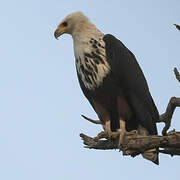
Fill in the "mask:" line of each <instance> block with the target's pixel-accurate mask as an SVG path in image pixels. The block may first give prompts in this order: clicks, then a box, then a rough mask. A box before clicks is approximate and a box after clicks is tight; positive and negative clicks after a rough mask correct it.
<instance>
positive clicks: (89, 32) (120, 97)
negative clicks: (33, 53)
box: [54, 12, 159, 164]
mask: <svg viewBox="0 0 180 180" xmlns="http://www.w3.org/2000/svg"><path fill="white" fill-rule="evenodd" d="M64 33H67V34H70V35H71V36H72V38H73V43H74V55H75V61H76V70H77V76H78V80H79V84H80V87H81V89H82V91H83V93H84V95H85V97H86V98H87V99H88V101H89V102H90V104H91V105H92V107H93V109H94V110H95V112H96V113H97V115H98V117H99V119H100V121H101V122H102V124H103V128H104V130H105V131H106V132H108V133H110V132H113V131H117V130H119V131H120V137H121V138H120V144H122V143H123V137H124V135H125V133H126V132H127V131H131V130H136V129H137V128H138V126H139V125H140V126H142V127H144V128H145V129H146V130H147V132H148V134H149V135H156V134H157V127H156V121H157V120H158V119H159V113H158V110H157V108H156V106H155V103H154V101H153V99H152V97H151V94H150V92H149V88H148V84H147V82H146V79H145V77H144V74H143V72H142V70H141V68H140V66H139V64H138V63H137V61H136V58H135V56H134V54H133V53H132V52H131V51H130V50H129V49H128V48H127V47H126V46H125V45H124V44H123V43H122V42H121V41H120V40H118V39H117V38H115V37H114V36H112V35H110V34H106V35H104V34H103V33H102V32H101V31H99V30H98V29H97V28H96V27H95V25H93V24H92V23H91V22H90V21H89V20H88V18H87V17H86V16H84V15H83V13H81V12H75V13H71V14H69V15H68V16H67V17H66V18H65V19H64V20H63V21H62V22H61V23H60V24H59V25H58V27H57V29H56V31H55V32H54V36H55V38H56V39H58V37H59V36H60V35H62V34H64ZM154 161H155V163H157V164H158V157H157V156H156V159H155V160H154Z"/></svg>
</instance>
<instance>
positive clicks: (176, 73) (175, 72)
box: [174, 68, 180, 82]
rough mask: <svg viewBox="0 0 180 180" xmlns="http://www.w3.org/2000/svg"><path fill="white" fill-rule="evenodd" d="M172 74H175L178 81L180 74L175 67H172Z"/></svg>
mask: <svg viewBox="0 0 180 180" xmlns="http://www.w3.org/2000/svg"><path fill="white" fill-rule="evenodd" d="M174 74H175V76H176V79H177V80H178V81H179V82H180V74H179V72H178V70H177V68H174Z"/></svg>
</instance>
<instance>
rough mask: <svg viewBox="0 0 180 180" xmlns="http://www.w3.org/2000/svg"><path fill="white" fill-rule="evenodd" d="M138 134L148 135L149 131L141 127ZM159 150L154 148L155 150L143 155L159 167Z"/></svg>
mask: <svg viewBox="0 0 180 180" xmlns="http://www.w3.org/2000/svg"><path fill="white" fill-rule="evenodd" d="M138 134H140V135H144V136H145V135H146V136H147V135H148V134H149V133H148V131H147V130H146V129H145V128H144V127H142V126H139V127H138ZM158 151H159V150H158V149H156V148H154V149H149V150H147V151H145V152H144V153H142V156H143V158H145V159H147V160H150V161H152V162H153V163H155V164H157V165H159V153H158Z"/></svg>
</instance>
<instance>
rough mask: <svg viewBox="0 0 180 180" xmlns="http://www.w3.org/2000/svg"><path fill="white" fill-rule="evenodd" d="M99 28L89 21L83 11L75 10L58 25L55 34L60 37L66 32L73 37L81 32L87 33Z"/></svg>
mask: <svg viewBox="0 0 180 180" xmlns="http://www.w3.org/2000/svg"><path fill="white" fill-rule="evenodd" d="M93 31H96V33H97V32H99V30H98V29H97V28H96V27H95V26H94V25H93V24H92V23H91V22H90V21H89V19H88V18H87V17H86V16H85V15H84V14H83V13H82V12H74V13H71V14H69V15H68V16H66V17H65V18H64V19H63V20H62V22H61V23H60V24H59V25H58V27H57V29H56V31H55V32H54V36H55V38H56V39H58V37H59V36H61V35H62V34H64V33H67V34H71V35H72V36H73V37H74V36H76V35H79V34H80V33H82V32H83V33H85V32H86V33H87V34H88V32H89V33H90V32H93Z"/></svg>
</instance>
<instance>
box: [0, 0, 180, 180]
mask: <svg viewBox="0 0 180 180" xmlns="http://www.w3.org/2000/svg"><path fill="white" fill-rule="evenodd" d="M179 10H180V1H179V0H159V1H156V0H152V1H145V0H134V1H130V0H126V1H122V0H119V1H117V0H116V1H115V0H112V1H105V0H104V1H103V0H99V1H95V0H90V1H88V0H87V1H82V0H79V1H78V0H77V1H72V0H71V1H70V0H66V1H61V0H59V1H57V0H52V1H47V0H43V1H42V0H31V1H23V0H17V1H9V0H7V1H3V2H1V7H0V20H1V30H0V32H1V33H0V39H1V43H0V57H1V59H0V179H2V180H12V179H13V180H32V179H33V180H40V179H43V180H58V179H61V180H63V179H66V180H74V179H86V180H91V179H104V180H106V179H107V180H108V179H123V178H124V179H127V180H130V179H137V178H138V179H142V180H144V179H146V180H152V179H163V180H169V179H174V180H175V179H179V177H178V176H179V172H178V170H180V167H179V163H180V160H179V157H173V158H171V157H170V156H167V155H160V166H156V165H154V164H152V163H151V162H148V161H146V160H144V159H142V158H141V157H137V158H135V159H133V158H131V157H123V156H122V154H121V153H119V152H118V151H97V150H88V149H84V148H83V144H82V141H81V139H80V138H79V134H80V133H81V132H83V133H86V134H89V135H91V136H95V135H96V134H97V133H98V132H99V131H100V130H101V127H100V126H97V125H93V124H90V123H88V122H86V121H85V120H84V119H82V118H81V117H80V114H85V115H87V116H89V117H92V118H96V115H95V113H94V112H93V110H92V108H91V106H90V105H89V103H88V102H87V100H86V99H85V97H84V96H83V94H82V92H81V90H80V87H79V85H78V81H77V77H76V71H75V62H74V55H73V45H72V39H71V37H70V36H69V35H64V36H62V37H61V38H60V39H59V41H56V40H55V38H54V36H53V32H54V30H55V29H56V26H57V25H58V23H59V22H60V21H61V20H62V19H63V18H64V17H65V16H66V15H67V14H69V13H71V12H74V11H82V12H83V13H84V14H85V15H87V16H88V17H89V19H90V20H91V21H92V22H93V23H94V24H95V25H96V26H97V27H98V28H99V29H100V30H101V31H102V32H104V33H111V34H113V35H115V36H116V37H117V38H119V39H120V40H121V41H122V42H123V43H124V44H125V45H126V46H127V47H128V48H129V49H130V50H131V51H132V52H133V53H134V54H135V55H136V57H137V60H138V62H139V64H140V65H141V67H142V69H143V72H144V73H145V75H146V78H147V81H148V84H149V87H150V90H151V93H152V96H153V98H154V100H155V103H156V105H157V107H158V109H159V112H160V113H163V112H164V110H165V108H166V105H167V103H168V101H169V98H170V97H171V96H180V85H179V84H178V82H177V80H176V79H175V78H174V74H173V68H174V66H176V67H177V68H179V70H180V54H179V52H180V50H179V47H180V32H179V31H177V30H176V29H175V27H174V26H173V25H172V24H174V23H177V24H180V13H179V12H180V11H179ZM179 118H180V111H179V109H177V110H176V112H175V114H174V117H173V123H172V128H176V129H177V130H180V121H179ZM162 126H163V125H160V126H158V127H159V132H160V131H161V129H162Z"/></svg>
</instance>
